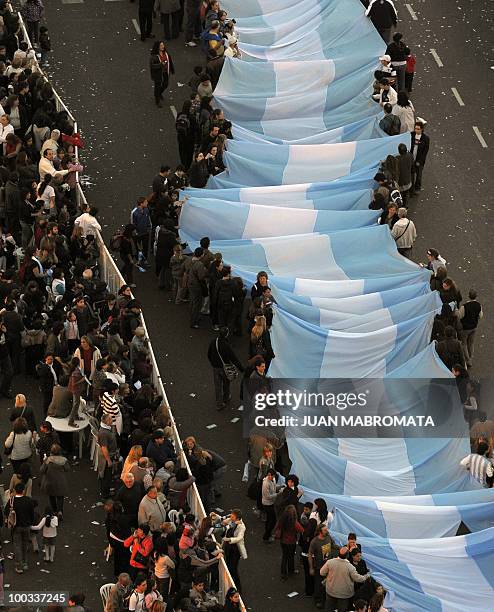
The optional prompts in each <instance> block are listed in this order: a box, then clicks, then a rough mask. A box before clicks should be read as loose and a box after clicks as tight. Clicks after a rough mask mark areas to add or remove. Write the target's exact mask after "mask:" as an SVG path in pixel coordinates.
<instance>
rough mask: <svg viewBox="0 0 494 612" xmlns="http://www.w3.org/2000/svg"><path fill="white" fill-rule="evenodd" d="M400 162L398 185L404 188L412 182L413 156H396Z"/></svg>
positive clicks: (409, 154)
mask: <svg viewBox="0 0 494 612" xmlns="http://www.w3.org/2000/svg"><path fill="white" fill-rule="evenodd" d="M396 160H397V161H398V185H399V186H400V187H403V186H404V185H409V184H410V183H411V182H412V166H413V156H412V154H411V153H410V152H407V153H404V154H403V155H401V154H400V155H396Z"/></svg>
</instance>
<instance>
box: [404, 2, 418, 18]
mask: <svg viewBox="0 0 494 612" xmlns="http://www.w3.org/2000/svg"><path fill="white" fill-rule="evenodd" d="M405 6H406V7H407V10H408V12H409V13H410V17H411V18H412V19H413V20H414V21H418V17H417V15H416V13H415V11H414V10H413V8H412V6H411V5H410V4H405Z"/></svg>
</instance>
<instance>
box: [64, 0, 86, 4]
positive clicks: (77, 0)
mask: <svg viewBox="0 0 494 612" xmlns="http://www.w3.org/2000/svg"><path fill="white" fill-rule="evenodd" d="M62 4H84V0H62Z"/></svg>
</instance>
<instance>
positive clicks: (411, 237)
mask: <svg viewBox="0 0 494 612" xmlns="http://www.w3.org/2000/svg"><path fill="white" fill-rule="evenodd" d="M407 215H408V211H407V209H406V208H404V207H401V208H398V221H397V222H396V223H395V224H394V225H393V228H392V229H391V235H392V236H393V238H394V239H395V242H396V247H397V249H398V252H399V253H400V255H403V257H406V258H407V259H410V258H411V255H412V248H413V243H414V242H415V240H416V239H417V230H416V229H415V224H414V222H413V221H412V220H411V219H408V218H407Z"/></svg>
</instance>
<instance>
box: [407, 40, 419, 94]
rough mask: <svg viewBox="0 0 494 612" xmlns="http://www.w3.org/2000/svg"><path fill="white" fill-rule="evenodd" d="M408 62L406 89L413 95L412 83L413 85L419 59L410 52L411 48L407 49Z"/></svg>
mask: <svg viewBox="0 0 494 612" xmlns="http://www.w3.org/2000/svg"><path fill="white" fill-rule="evenodd" d="M405 54H406V61H407V66H406V69H405V89H406V90H407V91H408V93H412V83H413V75H414V74H415V64H416V62H417V58H416V57H415V55H414V54H413V53H412V52H411V51H410V48H409V47H406V48H405Z"/></svg>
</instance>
